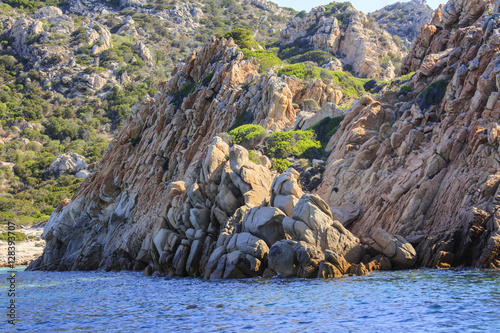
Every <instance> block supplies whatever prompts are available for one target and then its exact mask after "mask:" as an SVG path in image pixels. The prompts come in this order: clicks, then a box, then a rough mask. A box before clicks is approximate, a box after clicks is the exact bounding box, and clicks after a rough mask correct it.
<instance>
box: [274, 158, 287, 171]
mask: <svg viewBox="0 0 500 333" xmlns="http://www.w3.org/2000/svg"><path fill="white" fill-rule="evenodd" d="M271 161H272V162H273V164H272V168H273V169H274V170H276V171H278V172H279V173H282V172H284V171H285V170H286V169H288V168H289V167H290V166H291V165H292V162H290V161H288V160H286V159H284V158H272V159H271Z"/></svg>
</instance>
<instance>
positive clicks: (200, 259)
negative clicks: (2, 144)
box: [34, 39, 336, 278]
mask: <svg viewBox="0 0 500 333" xmlns="http://www.w3.org/2000/svg"><path fill="white" fill-rule="evenodd" d="M257 68H258V64H256V63H255V61H254V60H243V55H242V53H241V52H240V51H238V49H237V47H236V45H235V44H234V43H233V41H232V40H225V39H212V40H211V41H210V42H209V43H207V44H206V45H205V46H204V47H203V48H202V49H201V50H200V51H199V52H198V53H197V54H193V55H192V56H190V57H188V59H187V60H186V63H185V64H181V65H179V66H178V67H177V68H176V70H175V72H174V73H173V74H172V79H171V80H170V81H169V82H166V83H163V84H162V85H160V87H159V93H158V94H157V95H156V97H155V99H154V100H150V101H144V102H142V103H139V104H137V105H136V106H134V108H133V110H132V113H131V115H130V116H129V118H128V119H127V121H126V123H125V125H124V126H123V130H122V131H121V132H120V133H119V134H118V136H117V137H116V139H115V140H114V141H113V142H112V143H111V144H110V146H109V147H108V149H107V151H106V154H105V156H104V157H103V159H102V160H101V162H100V163H99V164H98V165H97V166H96V168H95V171H94V172H93V173H92V174H91V175H90V176H88V177H87V178H86V180H85V181H84V183H83V184H82V186H81V187H80V188H79V190H78V191H77V193H76V194H75V196H74V198H73V200H72V201H71V202H70V203H68V204H67V205H66V206H65V207H64V208H63V209H62V210H61V211H59V212H57V213H54V214H53V215H52V216H51V219H50V221H49V223H48V224H47V228H46V236H47V238H48V239H49V238H50V240H49V241H48V245H47V248H46V251H45V254H44V256H43V258H42V259H40V261H39V262H38V263H37V264H34V267H36V265H39V266H43V267H44V268H46V269H60V270H68V269H96V268H103V269H106V270H117V269H144V268H147V271H146V273H148V274H149V273H153V272H155V271H157V272H159V274H169V275H178V276H186V275H190V276H204V277H207V278H229V277H242V276H255V275H262V272H263V270H264V269H265V268H266V267H267V265H268V264H267V253H268V251H269V247H270V246H272V244H273V243H275V242H276V241H279V240H281V239H285V238H286V234H285V232H284V229H283V226H282V220H283V218H284V217H285V213H283V212H282V211H281V210H280V208H278V207H281V206H282V205H281V204H284V205H285V206H286V207H287V208H286V210H290V211H292V210H293V205H294V204H295V203H296V200H295V201H294V200H293V199H292V200H291V203H285V202H284V201H283V200H281V201H280V198H281V197H279V196H280V195H282V196H287V195H292V196H294V197H295V198H297V197H300V196H301V195H302V192H301V190H300V188H299V187H298V185H297V180H296V179H297V175H294V176H292V175H291V174H287V175H285V176H284V177H285V178H283V177H281V178H279V177H278V178H279V179H280V182H279V184H278V185H277V187H276V188H275V190H274V194H275V195H274V197H273V199H276V198H277V200H274V201H273V203H275V204H276V205H275V207H269V203H270V200H271V199H270V197H271V193H272V191H271V186H272V183H273V178H275V174H274V173H273V172H272V171H271V170H270V169H269V168H270V166H271V165H270V163H269V161H267V163H263V165H262V164H255V163H254V162H252V161H250V160H249V157H248V151H247V150H246V149H245V148H243V147H241V146H238V145H234V146H232V147H230V146H229V145H228V144H227V143H225V142H224V141H223V140H222V139H221V138H219V137H217V136H216V135H217V134H218V133H221V132H225V131H227V129H228V128H229V127H230V126H231V125H232V124H233V123H234V121H235V119H236V117H237V116H238V115H240V114H242V113H243V112H244V111H245V110H248V112H250V113H251V115H252V116H253V119H254V123H259V124H262V125H263V126H265V127H266V129H270V130H279V129H283V128H284V127H286V126H290V125H291V124H293V123H294V121H295V110H294V109H293V107H292V102H293V101H294V98H302V97H303V95H304V93H305V90H306V89H307V87H308V84H304V83H302V82H298V81H295V80H290V79H287V78H285V77H283V78H278V77H277V76H276V75H274V74H273V73H269V74H267V75H266V76H260V75H259V74H258V73H257ZM208 78H210V79H208ZM197 82H198V83H197ZM252 83H253V84H252ZM243 86H245V87H248V89H247V88H243ZM186 91H187V92H188V93H184V92H186ZM311 91H312V93H314V94H315V95H314V96H316V97H317V98H318V100H319V101H320V102H321V103H328V102H331V101H332V99H335V98H336V97H335V96H336V95H335V94H331V92H332V90H331V88H330V87H328V86H326V85H324V84H323V85H321V84H319V85H318V84H316V85H315V86H314V89H312V90H311ZM309 93H311V92H309ZM263 161H265V159H263ZM280 202H281V203H280ZM254 207H255V208H254ZM283 208H284V207H283ZM284 209H285V208H284ZM63 257H64V260H61V258H63Z"/></svg>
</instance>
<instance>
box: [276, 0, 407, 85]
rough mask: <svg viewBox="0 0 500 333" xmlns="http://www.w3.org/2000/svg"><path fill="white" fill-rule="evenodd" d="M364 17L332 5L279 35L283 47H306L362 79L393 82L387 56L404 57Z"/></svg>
mask: <svg viewBox="0 0 500 333" xmlns="http://www.w3.org/2000/svg"><path fill="white" fill-rule="evenodd" d="M368 22H369V21H368V19H367V17H366V15H365V14H363V13H362V12H360V11H357V10H356V9H354V8H353V7H352V6H350V5H344V4H331V5H328V6H324V7H323V6H319V7H316V8H314V9H312V10H311V11H310V12H309V13H308V14H307V15H305V16H304V17H295V18H293V19H292V20H291V21H290V22H289V23H288V25H287V28H286V29H285V30H282V31H281V42H282V44H283V45H294V44H297V45H298V44H300V45H302V44H305V45H309V46H310V47H312V48H314V49H318V50H323V51H326V52H329V53H331V54H333V55H336V56H337V57H339V58H341V61H342V64H343V67H344V68H345V69H347V68H348V66H351V67H352V70H353V71H354V73H356V74H357V75H359V76H362V77H369V78H375V79H380V80H384V79H392V78H394V76H395V72H394V71H395V67H394V64H393V63H392V60H388V61H385V59H386V58H387V57H388V56H392V58H393V60H394V59H395V58H399V60H400V59H401V58H402V57H403V56H404V55H405V54H403V53H401V49H400V48H399V47H398V46H397V45H396V43H395V41H394V40H393V38H392V36H391V35H390V34H389V33H388V32H386V31H385V30H383V29H377V28H376V27H375V26H370V25H369V24H368Z"/></svg>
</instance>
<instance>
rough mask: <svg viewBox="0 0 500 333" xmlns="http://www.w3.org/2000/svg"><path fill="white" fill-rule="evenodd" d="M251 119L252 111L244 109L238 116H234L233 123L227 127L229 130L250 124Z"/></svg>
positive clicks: (252, 118)
mask: <svg viewBox="0 0 500 333" xmlns="http://www.w3.org/2000/svg"><path fill="white" fill-rule="evenodd" d="M253 120H254V117H253V113H252V112H250V111H248V110H245V111H243V112H242V113H240V114H239V115H238V117H236V120H235V121H234V124H233V125H232V126H231V127H230V128H229V130H233V129H235V128H237V127H240V126H242V125H246V124H251V123H252V122H253Z"/></svg>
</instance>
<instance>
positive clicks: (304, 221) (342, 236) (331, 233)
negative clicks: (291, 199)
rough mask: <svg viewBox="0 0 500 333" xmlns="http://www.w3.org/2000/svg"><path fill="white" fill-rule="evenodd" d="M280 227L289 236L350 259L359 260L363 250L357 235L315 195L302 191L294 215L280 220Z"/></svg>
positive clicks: (350, 260)
mask: <svg viewBox="0 0 500 333" xmlns="http://www.w3.org/2000/svg"><path fill="white" fill-rule="evenodd" d="M283 227H284V229H285V231H286V232H287V233H288V234H289V235H290V236H292V239H295V240H298V241H304V242H306V243H309V244H312V245H315V246H316V247H318V248H319V249H320V250H321V251H322V252H324V251H325V250H331V251H334V252H336V253H338V254H341V255H343V256H344V257H345V258H346V260H347V261H349V262H359V260H360V258H361V256H362V254H363V248H362V247H361V245H360V243H359V239H358V238H356V237H355V236H354V235H352V234H351V233H350V232H349V231H348V230H347V229H346V228H344V226H342V224H341V223H340V222H339V221H334V220H333V219H332V213H331V212H330V207H328V205H327V204H326V202H325V201H324V200H323V199H321V198H320V197H319V196H318V195H314V194H304V195H303V196H302V198H301V199H300V200H299V202H298V203H297V205H296V206H295V208H294V209H293V218H289V217H286V218H285V219H284V220H283Z"/></svg>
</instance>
